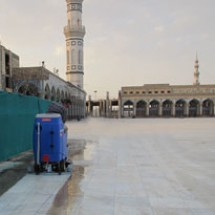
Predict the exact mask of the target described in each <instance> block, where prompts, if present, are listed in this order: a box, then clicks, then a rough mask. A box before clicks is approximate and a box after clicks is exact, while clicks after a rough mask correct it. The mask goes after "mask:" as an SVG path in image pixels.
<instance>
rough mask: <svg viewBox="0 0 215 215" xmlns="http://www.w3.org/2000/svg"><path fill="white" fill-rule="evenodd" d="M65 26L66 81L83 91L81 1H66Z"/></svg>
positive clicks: (83, 29)
mask: <svg viewBox="0 0 215 215" xmlns="http://www.w3.org/2000/svg"><path fill="white" fill-rule="evenodd" d="M66 2H67V21H68V22H67V26H65V28H64V34H65V37H66V55H67V72H66V76H67V81H68V82H70V83H72V84H74V85H75V86H77V87H80V88H81V89H83V86H84V83H83V76H84V59H83V58H84V54H83V44H84V40H83V38H84V35H85V28H84V26H83V25H82V2H83V0H66Z"/></svg>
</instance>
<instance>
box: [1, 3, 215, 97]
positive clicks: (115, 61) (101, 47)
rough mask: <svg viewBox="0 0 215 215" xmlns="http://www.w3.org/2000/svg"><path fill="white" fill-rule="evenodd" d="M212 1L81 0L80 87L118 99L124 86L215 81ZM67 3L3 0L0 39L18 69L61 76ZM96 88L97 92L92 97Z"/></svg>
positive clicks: (207, 82)
mask: <svg viewBox="0 0 215 215" xmlns="http://www.w3.org/2000/svg"><path fill="white" fill-rule="evenodd" d="M214 8H215V1H214V0H135V1H130V0H117V1H116V0H108V1H105V0H84V2H83V16H82V23H83V25H84V26H85V28H86V35H85V38H84V89H85V90H86V92H87V94H88V95H91V96H92V97H96V98H105V96H106V92H107V91H108V92H109V93H110V97H111V98H117V97H118V91H119V90H120V89H121V87H123V86H141V85H144V84H159V83H169V84H172V85H183V84H185V85H186V84H192V83H193V79H194V78H193V73H194V62H195V58H196V52H197V53H198V59H199V65H200V68H199V71H200V83H201V84H215V70H214V67H215V25H214V20H215V13H214ZM66 23H67V17H66V1H65V0H36V1H35V0H34V1H29V0H17V1H14V0H0V41H1V44H2V45H3V46H5V47H6V48H8V49H10V50H11V51H13V52H15V53H16V54H18V55H19V56H20V66H40V65H41V63H42V61H45V65H46V68H47V69H49V70H50V71H53V69H54V68H56V69H59V75H60V77H62V78H64V79H65V72H66V51H65V50H66V48H65V47H66V45H65V37H64V34H63V27H64V26H65V25H66ZM95 91H97V93H95Z"/></svg>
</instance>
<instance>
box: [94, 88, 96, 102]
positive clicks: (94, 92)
mask: <svg viewBox="0 0 215 215" xmlns="http://www.w3.org/2000/svg"><path fill="white" fill-rule="evenodd" d="M94 93H95V100H96V93H97V90H94Z"/></svg>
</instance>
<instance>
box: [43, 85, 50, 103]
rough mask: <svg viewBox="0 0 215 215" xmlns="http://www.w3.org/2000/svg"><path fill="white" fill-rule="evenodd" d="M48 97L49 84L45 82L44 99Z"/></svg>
mask: <svg viewBox="0 0 215 215" xmlns="http://www.w3.org/2000/svg"><path fill="white" fill-rule="evenodd" d="M50 98H51V91H50V88H49V85H48V84H46V86H45V95H44V99H47V100H49V99H50Z"/></svg>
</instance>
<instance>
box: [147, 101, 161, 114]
mask: <svg viewBox="0 0 215 215" xmlns="http://www.w3.org/2000/svg"><path fill="white" fill-rule="evenodd" d="M149 116H150V117H158V116H159V102H158V101H157V100H152V101H151V102H150V103H149Z"/></svg>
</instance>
